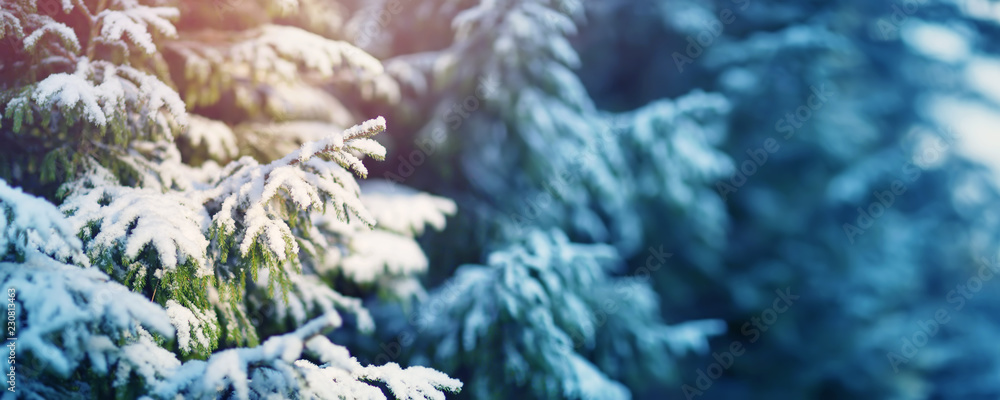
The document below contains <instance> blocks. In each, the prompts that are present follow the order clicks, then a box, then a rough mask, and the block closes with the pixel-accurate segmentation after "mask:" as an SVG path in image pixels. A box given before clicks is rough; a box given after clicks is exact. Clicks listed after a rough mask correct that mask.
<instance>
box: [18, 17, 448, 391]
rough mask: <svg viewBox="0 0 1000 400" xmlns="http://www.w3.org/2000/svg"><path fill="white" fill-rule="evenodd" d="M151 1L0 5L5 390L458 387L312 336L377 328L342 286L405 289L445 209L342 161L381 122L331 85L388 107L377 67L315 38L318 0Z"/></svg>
mask: <svg viewBox="0 0 1000 400" xmlns="http://www.w3.org/2000/svg"><path fill="white" fill-rule="evenodd" d="M163 3H165V2H149V3H146V2H139V1H133V0H110V1H106V0H100V1H68V0H67V1H62V2H57V1H45V0H40V1H35V0H17V1H3V2H2V3H0V4H2V8H0V20H2V21H3V25H2V30H0V34H2V35H3V36H2V39H4V40H5V42H6V43H8V44H10V45H11V46H10V47H9V48H7V49H5V53H4V56H3V58H2V61H0V71H2V75H3V79H2V89H3V92H2V95H0V107H2V110H3V117H4V118H3V120H2V125H0V127H2V132H0V135H2V136H0V141H2V143H4V145H3V146H0V163H2V174H3V183H2V184H0V208H3V210H4V216H5V218H4V219H3V225H2V226H3V227H4V229H3V232H4V233H3V235H4V236H3V239H2V246H0V260H2V261H3V263H2V264H0V271H2V278H0V281H2V282H3V285H4V288H5V289H7V290H8V291H9V293H10V298H11V300H10V301H11V303H12V304H13V305H14V306H13V312H12V313H9V315H10V316H11V318H10V319H11V321H13V322H12V324H11V325H10V330H9V331H8V336H11V337H15V336H16V340H15V339H11V341H10V343H11V344H10V347H11V348H13V349H16V361H15V362H14V363H12V364H11V367H12V370H13V367H15V366H16V368H17V369H16V371H17V373H16V375H15V378H14V379H11V380H10V381H9V382H8V391H10V392H13V393H16V394H17V395H20V396H25V397H34V398H53V397H59V398H66V397H79V398H93V397H108V396H115V397H120V398H135V397H138V396H140V395H144V396H151V397H155V398H174V397H176V396H182V397H188V398H211V397H233V398H248V397H254V398H260V397H273V396H278V397H297V396H303V397H310V398H313V397H315V398H360V397H364V398H384V396H385V394H391V395H392V396H394V397H396V398H404V399H414V398H441V397H442V396H443V391H458V390H460V388H461V387H462V384H461V382H459V381H457V380H455V379H452V378H449V377H447V376H446V375H444V374H442V373H440V372H437V371H434V370H432V369H429V368H424V367H419V366H413V367H409V368H406V369H402V368H400V366H399V365H398V364H396V363H387V364H385V365H378V366H370V365H362V364H360V363H359V362H358V361H357V360H356V359H355V358H353V357H351V356H350V354H349V353H348V351H347V349H346V348H345V347H343V346H339V345H337V344H334V343H332V342H330V341H329V339H327V337H326V336H324V335H323V333H324V332H326V331H328V330H329V328H331V327H341V326H344V325H348V328H346V329H351V327H353V329H358V330H360V331H362V332H370V331H371V330H372V329H373V328H374V327H373V324H372V320H371V317H370V316H369V314H368V312H367V310H366V309H365V308H364V307H363V306H362V304H361V301H360V300H359V299H358V298H356V297H352V296H350V294H354V295H363V294H365V293H383V294H385V295H389V296H394V297H395V298H396V299H397V300H399V301H406V300H407V299H409V298H410V296H412V293H413V292H414V291H419V290H420V288H419V281H417V280H416V278H415V276H416V275H417V274H420V273H421V272H423V271H424V270H426V269H427V267H428V263H427V259H426V257H425V256H424V255H423V252H422V251H421V250H420V248H419V246H418V245H417V244H416V242H415V241H414V240H415V239H414V237H415V235H417V234H419V233H420V232H422V231H423V229H424V227H425V225H427V224H430V225H433V226H434V227H435V228H437V229H441V228H443V225H444V218H445V216H446V215H449V214H452V213H454V212H455V207H454V204H453V203H452V202H450V201H448V200H446V199H443V198H439V197H434V196H429V195H425V194H421V193H417V192H414V191H404V190H398V189H397V190H387V189H386V188H385V185H384V184H383V185H380V184H378V183H377V182H376V183H374V184H372V185H371V186H364V188H362V187H361V186H359V184H358V183H357V181H356V180H355V178H354V176H353V175H352V173H354V174H357V175H358V176H360V177H362V178H364V177H366V176H367V169H366V167H365V165H364V164H363V163H362V158H364V157H371V158H375V159H377V160H380V159H382V158H383V157H384V155H385V149H384V148H383V147H382V146H381V145H380V144H379V143H378V142H377V141H376V140H375V139H372V137H373V136H375V135H376V134H379V133H381V132H383V131H385V130H386V121H385V120H384V119H383V118H382V117H378V118H373V119H369V120H367V121H365V122H363V123H361V124H357V125H353V126H351V125H352V123H350V122H349V121H352V120H354V119H355V118H356V117H355V113H356V112H357V111H352V110H350V109H348V108H347V107H346V106H344V105H343V104H341V103H339V102H338V100H337V98H336V97H335V96H334V95H332V94H331V92H330V91H327V90H324V89H323V85H327V84H329V85H338V86H340V87H343V88H350V87H353V88H356V89H355V90H357V91H359V92H360V93H362V94H364V95H366V96H369V97H374V96H382V97H384V98H390V99H391V98H392V96H394V95H396V94H394V93H395V92H394V90H395V86H394V84H393V81H392V80H391V79H389V78H388V77H386V76H385V75H384V73H383V67H382V64H381V63H380V62H379V61H378V60H376V59H375V58H373V57H372V56H370V55H368V54H367V53H365V52H364V51H363V50H361V49H359V48H357V47H354V46H352V45H351V44H349V43H347V42H345V41H342V40H337V39H336V38H337V32H335V31H321V32H318V33H314V32H310V31H309V30H308V28H309V27H310V26H314V27H315V26H316V25H323V24H318V23H316V21H311V20H310V19H309V17H315V16H316V15H310V14H309V13H310V12H311V11H312V10H314V9H317V8H322V6H323V4H316V2H302V3H301V4H299V3H298V2H284V3H271V2H261V4H259V5H254V4H241V5H240V7H229V8H222V9H213V8H212V6H214V5H213V4H210V3H202V2H185V3H182V4H174V5H173V6H171V5H169V4H163ZM248 6H252V7H248ZM241 10H246V12H241ZM331 12H332V11H331ZM223 20H225V21H227V23H223V24H219V23H218V22H220V21H223ZM175 21H176V25H175V23H174V22H175ZM210 21H214V22H215V23H214V24H213V23H209V22H210ZM213 26H214V28H213ZM324 35H326V36H324ZM249 155H253V156H254V157H250V156H249ZM237 157H239V158H237ZM24 191H28V192H30V193H35V194H37V195H41V196H44V198H39V197H35V196H31V195H29V194H27V193H25V192H24ZM53 203H54V204H53ZM56 205H58V208H56ZM387 247H391V248H392V249H393V250H392V251H386V248H387ZM12 354H13V350H12Z"/></svg>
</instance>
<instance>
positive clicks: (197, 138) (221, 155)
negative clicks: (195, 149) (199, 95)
mask: <svg viewBox="0 0 1000 400" xmlns="http://www.w3.org/2000/svg"><path fill="white" fill-rule="evenodd" d="M183 136H185V137H187V139H188V140H190V141H191V144H192V145H194V146H205V148H206V150H207V151H208V154H209V155H210V156H212V157H213V158H216V159H228V158H233V157H236V156H237V155H238V154H239V148H237V147H236V135H234V134H233V131H232V129H230V128H229V125H226V124H225V123H224V122H221V121H214V120H211V119H208V118H204V117H200V116H197V115H192V116H190V118H189V123H188V129H187V130H186V131H185V132H184V134H183Z"/></svg>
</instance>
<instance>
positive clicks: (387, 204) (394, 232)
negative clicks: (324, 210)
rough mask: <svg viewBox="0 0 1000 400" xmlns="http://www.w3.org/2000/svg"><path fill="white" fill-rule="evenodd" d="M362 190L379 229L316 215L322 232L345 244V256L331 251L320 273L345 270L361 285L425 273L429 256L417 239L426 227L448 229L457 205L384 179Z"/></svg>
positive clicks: (366, 185)
mask: <svg viewBox="0 0 1000 400" xmlns="http://www.w3.org/2000/svg"><path fill="white" fill-rule="evenodd" d="M361 191H362V193H361V197H360V198H361V202H362V203H363V204H364V205H365V207H366V208H367V209H368V210H371V212H372V215H373V217H374V219H375V221H376V225H375V230H369V229H367V227H365V226H364V225H362V224H360V223H358V222H351V223H348V222H344V221H341V220H339V219H335V218H332V217H329V216H314V218H313V222H314V224H315V226H316V227H317V229H318V230H319V232H318V233H320V234H325V235H327V236H329V239H330V241H334V242H339V243H341V244H343V245H344V246H343V248H342V250H340V251H337V250H333V251H330V252H327V253H326V254H325V256H326V257H325V258H324V259H323V260H322V261H321V262H320V263H318V264H317V265H316V266H315V267H316V268H317V270H318V271H320V272H321V273H327V272H332V271H340V272H341V273H343V274H344V276H346V277H348V278H350V279H351V280H353V281H355V282H358V283H371V282H375V281H376V280H377V279H379V278H381V277H402V276H413V275H415V274H418V273H423V272H425V271H426V270H427V266H428V264H427V257H426V256H425V255H424V253H423V250H422V249H421V248H420V246H419V245H418V244H417V242H416V241H415V240H414V237H415V235H419V234H421V233H423V232H424V229H425V227H426V226H427V225H430V226H431V227H433V228H434V229H436V230H441V229H443V228H444V224H445V220H446V218H447V216H449V215H453V214H454V213H455V211H456V207H455V204H454V202H452V201H451V200H448V199H445V198H441V197H436V196H432V195H429V194H426V193H421V192H418V191H416V190H413V189H410V188H407V187H404V186H400V185H396V184H393V183H392V182H389V181H382V180H373V181H368V182H365V183H364V184H363V185H362V186H361ZM324 242H325V243H328V242H329V241H324Z"/></svg>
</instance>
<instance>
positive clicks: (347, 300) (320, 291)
mask: <svg viewBox="0 0 1000 400" xmlns="http://www.w3.org/2000/svg"><path fill="white" fill-rule="evenodd" d="M269 274H270V272H269V271H266V270H265V271H263V272H262V273H261V276H260V281H262V282H266V281H267V280H268V279H269ZM289 281H291V285H292V290H291V291H290V292H289V293H288V299H287V301H286V300H285V299H284V298H276V299H275V300H274V301H275V303H274V307H275V309H276V311H277V316H278V318H280V319H284V318H286V317H289V316H290V317H292V319H293V320H294V321H295V324H296V325H302V324H304V323H306V321H307V318H308V316H309V315H311V314H319V315H324V316H326V318H329V319H330V321H331V325H332V326H340V322H341V321H342V319H341V317H340V313H339V312H338V311H337V310H338V309H340V310H346V311H348V312H350V313H351V314H353V315H354V316H355V317H356V318H357V324H358V329H359V330H361V331H363V332H369V331H371V330H373V329H374V328H375V326H374V322H373V321H372V318H371V315H369V313H368V310H366V309H365V308H364V307H362V305H361V301H360V300H358V299H355V298H352V297H347V296H344V295H342V294H340V293H337V292H336V291H334V290H333V289H331V288H330V287H329V286H328V285H326V284H325V283H323V281H322V280H320V279H319V278H318V277H316V276H315V275H303V274H289ZM310 311H314V312H313V313H310Z"/></svg>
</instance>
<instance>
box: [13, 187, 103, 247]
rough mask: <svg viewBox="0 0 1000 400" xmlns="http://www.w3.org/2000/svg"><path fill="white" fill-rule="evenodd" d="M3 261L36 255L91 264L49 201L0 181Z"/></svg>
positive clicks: (69, 227)
mask: <svg viewBox="0 0 1000 400" xmlns="http://www.w3.org/2000/svg"><path fill="white" fill-rule="evenodd" d="M0 213H2V215H3V218H2V219H0V261H13V260H23V259H25V258H28V257H29V256H31V255H33V254H43V255H46V256H49V257H52V258H53V259H56V260H59V261H65V262H74V263H77V264H80V265H83V266H87V265H89V263H88V260H87V257H86V256H84V253H83V245H82V243H81V242H80V239H78V238H77V237H76V231H75V230H74V229H73V226H72V225H71V224H70V223H68V222H67V221H66V219H65V218H64V217H63V214H62V213H61V212H59V210H58V209H57V208H55V207H54V206H52V205H51V204H49V203H48V202H47V201H45V200H43V199H40V198H37V197H35V196H31V195H29V194H26V193H24V192H23V191H22V190H21V189H18V188H12V187H10V186H8V185H7V182H5V181H3V180H0Z"/></svg>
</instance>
